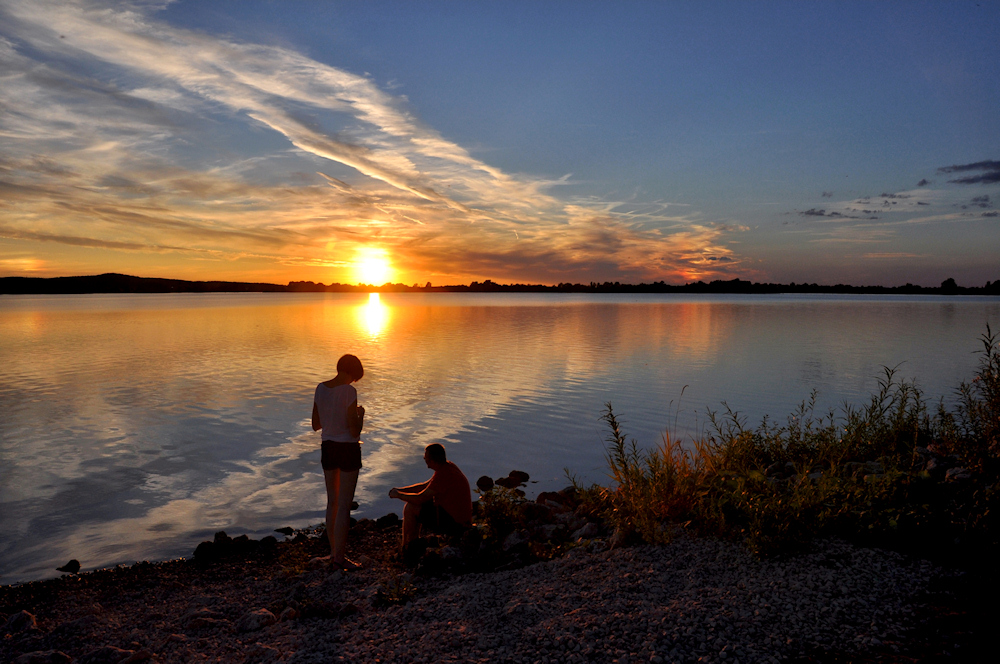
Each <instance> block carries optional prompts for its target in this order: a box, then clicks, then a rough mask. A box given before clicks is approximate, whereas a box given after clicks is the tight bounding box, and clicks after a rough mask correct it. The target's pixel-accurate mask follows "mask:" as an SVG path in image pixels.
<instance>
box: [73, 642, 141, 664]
mask: <svg viewBox="0 0 1000 664" xmlns="http://www.w3.org/2000/svg"><path fill="white" fill-rule="evenodd" d="M134 654H135V651H134V650H122V649H121V648H116V647H114V646H101V647H100V648H95V649H94V650H91V651H90V652H88V653H87V654H86V655H84V656H83V657H81V658H80V662H79V664H121V662H122V661H124V660H126V659H128V658H130V657H131V656H132V655H134Z"/></svg>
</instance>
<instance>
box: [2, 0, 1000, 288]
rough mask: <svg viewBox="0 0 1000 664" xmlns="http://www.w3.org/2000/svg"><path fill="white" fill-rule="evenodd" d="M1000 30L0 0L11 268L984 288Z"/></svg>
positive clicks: (463, 8)
mask: <svg viewBox="0 0 1000 664" xmlns="http://www.w3.org/2000/svg"><path fill="white" fill-rule="evenodd" d="M998 38H1000V4H998V3H988V2H979V3H976V2H947V3H944V2H941V3H916V2H898V3H847V2H836V3H823V2H812V3H801V2H787V3H737V2H704V3H694V2H677V3H672V2H662V3H654V2H618V3H596V2H595V3H590V2H504V3H499V2H497V3H493V2H476V3H457V2H447V3H413V2H378V1H370V2H186V1H182V2H173V3H162V2H142V1H140V2H114V3H106V2H91V1H78V2H72V1H71V2H52V3H49V2H45V1H39V0H33V1H31V2H27V1H17V0H0V68H2V73H0V76H2V78H0V85H2V86H3V92H4V94H3V99H4V101H3V107H2V112H0V187H2V188H3V191H4V197H3V198H4V202H2V203H0V274H2V275H14V274H23V275H37V276H55V275H65V274H93V273H99V272H108V271H115V272H126V273H129V274H138V275H141V276H166V277H179V278H188V279H232V280H254V281H256V280H262V281H274V282H279V283H280V282H284V281H288V280H292V279H296V280H297V279H310V280H314V281H322V282H325V283H329V282H332V281H340V282H349V283H356V282H357V281H366V282H369V281H374V280H375V279H376V278H378V279H379V280H381V279H383V278H384V279H386V280H393V281H403V282H406V283H424V282H426V281H432V282H434V283H460V282H466V283H467V282H469V281H472V280H483V279H487V278H489V279H493V280H495V281H500V282H532V283H557V282H561V281H572V282H588V281H605V280H611V281H628V282H638V281H654V280H661V279H662V280H665V281H667V282H670V283H682V282H686V281H692V280H696V279H705V280H709V279H719V278H721V279H731V278H735V277H740V278H744V279H752V280H755V281H778V282H789V281H795V282H803V281H805V282H819V283H840V282H843V283H852V284H858V285H860V284H876V283H877V284H885V285H895V284H901V283H906V282H912V283H921V284H925V285H937V284H938V283H940V282H941V281H942V280H943V279H945V278H948V277H954V278H955V279H956V280H957V281H958V282H959V283H960V284H964V285H982V283H984V282H985V281H987V280H993V279H998V278H1000V269H998V267H997V266H998V264H1000V261H998V260H997V256H1000V217H998V215H997V208H998V201H1000V177H998V173H1000V122H998V118H1000V113H998V111H997V109H1000V39H998ZM953 167H959V168H953ZM959 180H968V182H959Z"/></svg>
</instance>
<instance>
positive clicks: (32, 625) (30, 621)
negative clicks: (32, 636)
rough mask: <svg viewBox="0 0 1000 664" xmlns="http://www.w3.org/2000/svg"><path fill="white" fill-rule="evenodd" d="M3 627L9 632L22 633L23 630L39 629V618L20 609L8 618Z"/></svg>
mask: <svg viewBox="0 0 1000 664" xmlns="http://www.w3.org/2000/svg"><path fill="white" fill-rule="evenodd" d="M3 629H4V632H6V633H7V634H20V633H21V632H27V631H29V630H33V629H38V619H37V618H35V616H34V614H32V613H28V612H27V611H18V612H17V613H15V614H14V615H12V616H11V617H10V618H7V623H6V624H5V625H4V626H3Z"/></svg>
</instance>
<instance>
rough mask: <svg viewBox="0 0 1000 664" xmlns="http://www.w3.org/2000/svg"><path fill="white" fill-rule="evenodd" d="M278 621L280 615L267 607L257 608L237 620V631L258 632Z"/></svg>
mask: <svg viewBox="0 0 1000 664" xmlns="http://www.w3.org/2000/svg"><path fill="white" fill-rule="evenodd" d="M276 622H278V617H277V616H275V615H274V614H273V613H271V612H270V611H268V610H267V609H255V610H253V611H250V612H248V613H245V614H244V615H243V617H241V618H240V619H239V620H237V621H236V631H237V632H256V631H258V630H261V629H264V628H265V627H269V626H271V625H273V624H274V623H276Z"/></svg>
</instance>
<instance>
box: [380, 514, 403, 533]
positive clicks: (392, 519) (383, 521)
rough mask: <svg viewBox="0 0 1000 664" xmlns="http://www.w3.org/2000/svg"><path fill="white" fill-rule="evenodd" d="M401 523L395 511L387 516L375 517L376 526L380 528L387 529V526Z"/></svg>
mask: <svg viewBox="0 0 1000 664" xmlns="http://www.w3.org/2000/svg"><path fill="white" fill-rule="evenodd" d="M398 525H399V516H398V515H397V514H396V513H395V512H390V513H389V514H386V515H385V516H380V517H379V518H377V519H375V527H376V528H378V529H380V530H385V529H386V528H394V527H396V526H398Z"/></svg>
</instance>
